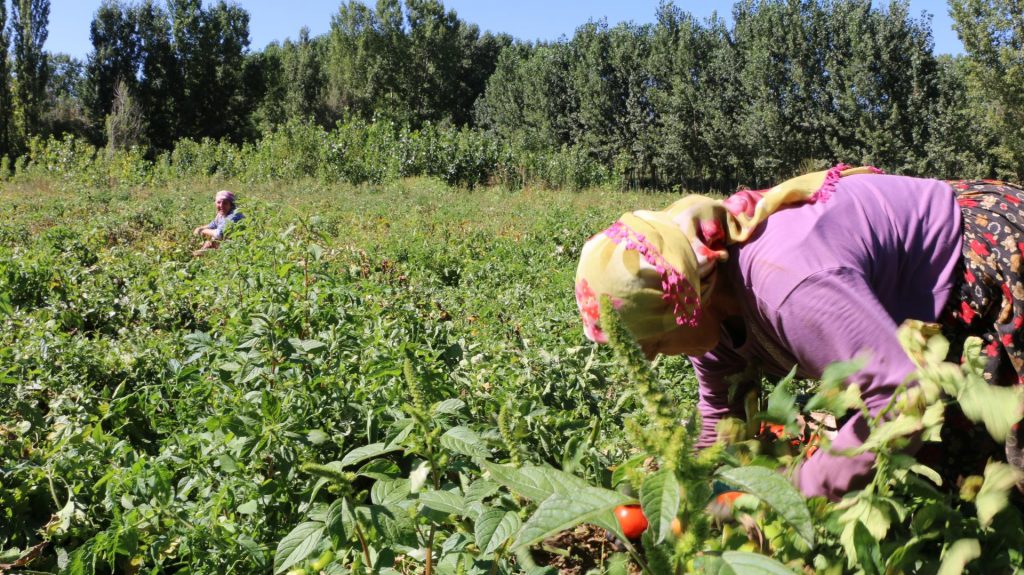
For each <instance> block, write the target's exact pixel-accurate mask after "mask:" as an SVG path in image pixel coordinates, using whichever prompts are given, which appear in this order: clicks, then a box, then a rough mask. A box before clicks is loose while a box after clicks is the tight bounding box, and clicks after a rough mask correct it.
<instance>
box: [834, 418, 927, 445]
mask: <svg viewBox="0 0 1024 575" xmlns="http://www.w3.org/2000/svg"><path fill="white" fill-rule="evenodd" d="M923 427H924V424H923V423H922V421H921V416H919V415H911V414H907V413H901V414H899V415H897V416H896V418H895V419H891V420H889V421H886V422H884V423H882V425H880V426H879V427H877V428H875V429H873V430H872V431H871V435H869V436H868V439H867V441H865V442H864V443H863V444H862V445H860V447H857V448H856V449H853V450H851V453H866V452H868V451H875V452H877V451H879V450H880V449H882V448H884V447H886V446H888V445H889V444H890V443H891V442H892V441H894V440H896V439H899V438H902V437H907V436H909V435H911V434H913V433H917V432H918V431H920V430H921V429H922V428H923Z"/></svg>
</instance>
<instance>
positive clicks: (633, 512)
mask: <svg viewBox="0 0 1024 575" xmlns="http://www.w3.org/2000/svg"><path fill="white" fill-rule="evenodd" d="M615 518H616V519H618V520H619V527H620V528H621V529H622V534H623V535H625V536H626V537H627V538H629V539H636V538H638V537H640V535H641V534H643V532H644V530H646V529H647V517H645V516H644V511H643V509H641V508H640V506H639V505H619V506H618V507H616V508H615Z"/></svg>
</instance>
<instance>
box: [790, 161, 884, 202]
mask: <svg viewBox="0 0 1024 575" xmlns="http://www.w3.org/2000/svg"><path fill="white" fill-rule="evenodd" d="M852 167H853V166H849V165H846V164H842V163H840V164H836V165H835V166H833V167H832V168H831V169H830V170H829V171H828V173H827V174H825V181H824V182H823V183H822V184H821V187H820V188H818V191H817V192H814V195H812V196H811V198H810V199H809V200H808V203H811V204H813V203H815V202H827V201H828V199H829V198H831V197H832V192H834V191H836V184H837V183H839V178H841V177H842V172H843V171H845V170H849V169H850V168H852ZM864 167H865V168H868V169H869V170H871V173H873V174H884V173H885V172H883V171H882V170H880V169H878V168H876V167H874V166H864Z"/></svg>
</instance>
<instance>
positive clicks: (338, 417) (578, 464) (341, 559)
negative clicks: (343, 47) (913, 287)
mask: <svg viewBox="0 0 1024 575" xmlns="http://www.w3.org/2000/svg"><path fill="white" fill-rule="evenodd" d="M54 145H56V144H54ZM69 145H70V144H69ZM74 145H78V144H74ZM68 161H69V162H72V163H74V162H76V161H77V160H75V159H74V154H72V155H71V156H69V159H68ZM34 169H36V168H28V167H26V168H25V170H27V171H26V172H23V175H22V176H19V177H18V178H16V179H15V181H13V182H11V183H9V184H8V185H7V186H6V187H5V188H4V189H3V190H2V191H0V210H2V211H3V212H4V213H5V214H11V217H9V218H7V219H5V220H3V221H0V405H2V406H3V407H2V408H0V409H2V411H0V514H2V517H0V570H5V571H12V572H18V571H24V572H37V573H39V572H46V573H50V572H67V573H172V572H175V573H177V572H181V573H185V572H187V573H208V574H213V573H287V572H292V573H293V574H297V573H302V572H306V573H308V574H312V573H317V572H323V573H329V574H344V573H381V574H387V573H423V572H427V571H429V572H430V573H438V574H448V573H452V574H456V573H467V574H469V573H479V574H488V575H490V574H496V573H536V574H539V573H554V572H557V571H558V570H562V571H563V572H565V573H577V572H582V570H584V569H593V570H594V572H596V573H627V572H633V573H635V572H637V571H638V570H640V571H644V572H647V573H655V574H659V575H660V574H662V573H681V572H690V571H706V572H719V573H726V572H729V570H732V572H739V573H747V572H749V573H766V572H767V573H785V572H796V571H801V570H802V571H804V572H808V571H815V572H835V573H842V572H857V571H860V572H865V573H882V572H892V573H899V572H908V573H909V572H942V573H955V572H959V571H960V570H962V568H965V566H966V568H967V569H968V570H969V571H971V572H977V573H993V572H1010V571H1013V570H1014V569H1020V568H1021V566H1022V562H1024V558H1022V556H1021V552H1020V550H1021V549H1024V527H1022V522H1021V515H1020V511H1019V502H1015V499H1016V496H1015V495H1014V494H1013V485H1014V484H1015V483H1016V479H1017V477H1016V475H1015V473H1014V472H1013V471H1012V470H1011V469H1009V468H1008V467H1007V466H1005V465H1004V464H998V463H992V464H991V465H990V466H989V467H988V468H987V469H986V470H985V472H984V474H982V475H978V476H976V477H972V478H968V481H966V482H965V483H964V485H963V486H950V485H937V484H936V483H935V480H936V476H935V474H934V473H933V472H931V471H929V470H928V469H927V468H925V467H923V466H922V465H920V463H919V462H917V461H916V460H915V459H914V458H913V457H910V456H908V455H905V454H904V452H903V449H902V448H903V447H904V446H905V444H906V442H907V441H908V438H909V437H910V436H922V437H924V438H925V439H930V438H933V437H934V436H935V434H936V433H937V431H938V430H939V429H940V427H941V425H942V423H943V418H942V412H943V409H942V408H943V407H944V405H945V404H948V403H952V402H953V401H954V400H956V401H957V402H958V403H959V405H960V406H961V408H962V409H963V411H964V412H965V413H966V414H967V415H968V416H970V417H972V418H973V419H975V420H977V421H980V422H982V423H983V424H984V425H986V426H988V428H989V430H990V431H991V432H992V433H993V435H996V436H999V435H1000V434H1005V433H1006V429H1007V428H1008V425H1009V422H1010V421H1012V419H1013V416H1014V415H1015V414H1016V412H1015V411H1014V410H1015V409H1016V408H1017V407H1018V406H1019V395H1018V394H1017V392H1015V391H1013V390H1009V389H999V388H991V387H989V386H987V385H985V384H984V382H981V381H980V379H979V377H978V376H977V366H976V365H975V364H974V363H973V362H969V363H968V364H967V365H966V366H965V368H964V369H961V368H959V367H957V366H953V365H950V364H944V363H942V362H941V361H940V360H941V358H942V357H943V356H944V355H945V348H944V347H943V344H942V342H941V340H940V339H937V338H932V337H928V336H929V333H928V332H927V330H925V329H924V328H923V327H920V326H918V328H917V329H916V330H915V329H908V330H907V331H905V332H904V333H905V335H904V339H905V341H906V343H907V348H908V350H909V351H910V352H911V353H912V357H913V358H914V359H915V361H917V362H918V364H919V365H920V366H921V369H922V376H921V380H922V381H923V382H924V384H923V385H921V386H920V387H916V388H913V389H911V390H908V391H907V393H906V394H903V395H901V397H900V399H899V400H898V401H899V403H894V405H893V408H892V410H891V411H890V412H889V413H891V415H892V416H893V417H881V418H879V419H877V420H876V421H874V425H875V431H874V434H873V435H872V439H871V441H870V442H869V445H868V448H870V449H871V450H873V451H875V452H876V453H877V457H878V461H879V465H878V473H877V475H876V479H875V481H874V482H873V483H872V484H871V485H870V486H869V487H868V488H866V489H864V490H862V491H859V492H856V493H853V494H850V496H849V497H847V498H845V499H844V500H842V501H841V502H839V503H835V504H832V503H828V502H826V501H824V500H811V501H806V500H804V499H803V498H802V497H801V496H799V494H798V493H797V492H796V491H795V490H794V489H793V488H792V487H791V486H790V484H789V483H788V481H787V480H786V479H785V478H784V476H783V475H782V474H780V473H778V472H776V469H778V468H786V467H787V466H793V465H796V464H798V463H799V461H800V460H801V459H802V458H803V457H805V456H806V454H805V449H806V447H805V446H802V445H798V446H796V447H793V446H791V445H790V443H789V442H788V441H779V440H777V439H773V438H770V437H765V436H764V435H763V434H760V433H758V430H759V426H760V425H761V423H762V422H763V423H772V424H774V425H779V426H782V429H784V430H785V433H788V434H791V435H795V434H796V430H797V428H798V425H799V420H798V416H799V415H800V411H799V410H798V409H797V407H796V402H795V397H794V393H795V387H796V385H797V384H796V382H792V381H788V380H783V381H782V382H767V385H766V388H767V389H770V390H771V391H770V393H769V392H767V391H766V392H765V394H764V395H763V397H761V398H760V400H759V401H760V406H761V416H760V418H759V419H755V420H753V421H751V422H733V423H732V427H731V428H730V429H731V431H728V430H725V429H723V432H728V433H731V434H732V435H733V439H734V442H733V444H732V446H731V447H729V448H724V447H717V448H713V449H710V450H705V451H704V452H702V453H701V454H699V455H696V454H694V453H693V452H692V449H691V447H692V443H693V441H694V436H695V435H694V429H695V426H696V425H697V421H696V418H695V416H694V410H693V404H694V400H695V397H694V393H695V390H694V382H693V377H692V374H691V373H690V371H689V368H688V365H687V363H686V362H685V360H682V359H678V358H671V359H665V360H661V361H659V362H658V363H656V364H655V365H653V366H649V365H648V364H646V363H645V362H643V361H642V360H641V359H640V358H639V355H638V351H637V350H636V348H635V346H633V344H632V343H631V341H630V340H629V338H628V337H624V336H621V335H619V337H617V338H615V344H614V345H612V346H610V349H609V348H596V347H593V346H591V345H589V344H587V343H586V342H585V340H584V339H583V337H582V334H581V332H580V329H579V326H578V323H577V318H576V311H575V306H574V303H573V301H572V295H571V290H569V289H568V288H567V287H566V286H570V285H571V282H572V274H573V271H574V267H575V260H576V257H577V252H576V250H577V249H578V246H579V245H581V244H582V243H583V241H584V240H585V239H586V238H587V237H588V235H589V234H590V233H591V232H592V231H593V230H594V229H598V228H599V227H600V226H601V225H603V224H604V223H606V222H607V221H609V220H610V219H611V218H613V217H614V216H615V215H617V214H618V213H620V212H621V211H622V210H623V209H625V208H626V207H627V206H628V207H635V206H637V205H648V204H652V205H656V204H662V203H664V198H659V197H651V196H644V195H639V194H622V193H616V194H606V193H602V192H601V191H598V190H592V191H588V192H585V193H566V192H551V191H541V190H522V191H518V192H509V191H507V190H505V189H503V188H479V189H477V190H475V191H474V193H471V194H468V193H466V192H465V190H456V189H453V188H450V187H448V185H447V184H445V183H444V182H443V181H439V180H436V179H407V180H402V181H399V182H397V183H391V184H386V185H363V186H360V187H354V186H348V185H335V184H327V183H324V182H323V181H321V180H319V179H306V180H300V181H295V182H289V183H280V182H275V183H269V184H253V185H248V186H246V185H244V184H241V183H239V182H238V181H223V180H219V179H209V180H207V179H201V178H197V179H191V180H189V179H173V178H172V179H169V180H167V182H166V183H160V182H159V181H157V180H153V181H152V182H150V183H148V184H146V185H139V186H137V187H136V186H131V185H124V184H122V185H118V186H110V185H109V184H95V185H94V184H89V183H88V182H78V183H73V184H72V185H71V187H74V188H76V190H77V191H76V193H69V191H68V186H69V184H68V182H67V181H65V180H64V179H62V178H57V177H49V178H47V177H40V176H39V174H38V173H37V172H32V171H31V170H34ZM103 169H106V168H104V167H103V164H102V162H97V163H96V164H87V163H83V164H82V165H81V166H80V167H78V168H75V170H74V171H71V172H66V174H68V175H69V177H71V175H73V174H84V173H88V172H89V171H90V170H103ZM147 169H149V170H155V169H156V168H153V167H151V168H147ZM147 173H149V174H152V173H154V172H152V171H150V172H147ZM30 174H35V175H31V176H30ZM222 187H230V188H232V189H234V190H235V191H237V192H238V193H239V197H240V208H241V210H242V211H243V212H245V213H246V215H247V218H246V220H244V221H243V223H242V224H239V225H238V226H236V227H235V228H234V229H233V230H232V232H231V234H230V236H229V238H228V239H227V241H226V242H224V245H223V247H222V248H221V249H220V250H216V251H213V252H209V253H207V254H205V255H204V256H202V257H200V258H193V257H192V255H191V251H192V249H194V247H195V245H194V241H195V240H194V238H192V237H190V236H189V235H188V231H189V230H191V229H192V227H194V225H195V224H196V223H197V222H203V221H205V220H207V219H208V218H209V217H210V215H211V211H212V205H211V198H212V192H213V191H214V190H216V189H219V188H222ZM609 330H610V331H611V332H612V333H613V334H617V335H618V334H621V329H616V328H615V326H609ZM855 368H856V367H855V366H851V365H840V366H836V367H835V368H833V369H832V370H830V372H829V373H828V374H827V375H826V377H825V378H824V380H823V381H822V382H815V383H801V384H800V386H801V389H802V390H804V391H808V392H809V393H812V395H813V397H812V399H811V400H810V402H809V403H808V404H807V407H806V409H805V410H804V411H808V410H813V411H815V412H818V413H823V412H830V413H834V414H836V415H839V416H841V415H842V414H843V413H844V412H845V411H847V410H849V409H854V410H857V409H861V408H862V406H861V404H860V403H859V398H858V397H857V394H856V392H855V391H852V392H851V391H844V389H843V387H842V386H841V385H840V382H841V381H842V380H843V377H844V375H845V374H848V373H849V370H850V369H855ZM940 392H941V393H940ZM756 399H757V398H752V400H751V401H753V402H754V403H753V404H757V401H755V400H756ZM753 404H752V405H753ZM936 406H937V407H936ZM818 442H819V443H818V445H817V446H816V447H817V448H827V438H824V437H819V438H818ZM723 486H728V488H730V489H735V490H738V491H740V492H742V493H743V495H741V496H739V497H738V498H736V499H735V501H734V503H733V505H732V507H731V509H728V508H727V509H724V510H723V509H714V508H713V506H712V507H709V505H708V504H709V502H714V501H715V498H714V495H715V494H716V493H717V492H718V491H720V490H721V489H722V487H723ZM622 504H640V505H642V507H643V510H644V511H645V512H646V515H647V518H648V519H649V524H650V526H649V527H648V529H647V530H646V531H645V532H644V534H643V536H642V537H641V538H640V539H639V540H637V541H630V540H628V539H627V538H625V536H624V534H623V533H622V532H621V531H620V528H619V526H618V524H617V523H616V521H615V520H614V518H613V516H612V511H613V509H614V508H615V507H617V506H619V505H622ZM593 526H597V527H593ZM606 531H607V533H606ZM567 542H569V543H567ZM570 543H571V544H570Z"/></svg>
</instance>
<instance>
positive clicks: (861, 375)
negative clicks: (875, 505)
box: [776, 269, 929, 499]
mask: <svg viewBox="0 0 1024 575" xmlns="http://www.w3.org/2000/svg"><path fill="white" fill-rule="evenodd" d="M920 319H929V318H920ZM776 322H777V325H776V328H777V329H778V332H779V334H780V336H781V338H782V340H783V341H784V342H786V343H787V344H788V346H789V348H790V351H791V352H792V354H793V355H794V357H795V358H796V359H797V361H798V362H799V363H800V365H801V367H803V368H804V370H805V371H807V372H809V373H814V374H820V373H822V371H823V370H824V369H825V367H826V366H828V365H829V364H830V363H834V362H837V361H846V360H851V359H854V358H856V357H858V356H860V355H861V354H863V353H865V352H866V353H867V354H868V359H867V363H866V364H865V365H864V367H863V368H862V369H861V370H860V371H859V372H858V373H857V374H856V375H854V376H852V377H851V378H850V380H849V383H850V384H857V385H859V386H860V389H861V397H862V398H863V400H864V403H865V404H866V405H867V408H868V411H869V412H870V413H871V415H872V416H874V415H876V414H877V413H878V412H879V410H881V409H882V408H883V407H885V405H886V404H888V402H889V400H890V399H891V398H892V396H893V394H894V393H895V391H896V390H897V388H898V387H899V386H900V385H901V384H902V383H903V382H904V381H905V380H906V379H907V377H908V376H909V375H910V374H911V373H912V372H913V371H914V366H913V364H912V363H911V361H910V359H909V358H908V357H907V354H906V352H904V350H903V348H902V346H900V343H899V340H898V338H897V336H896V329H897V326H896V323H895V322H894V321H893V319H892V317H891V316H890V315H889V312H888V311H886V309H885V308H884V307H883V306H882V304H881V303H880V302H879V301H878V298H877V297H876V295H875V293H874V291H873V290H872V289H871V287H870V285H868V283H867V281H866V279H865V278H864V276H863V275H862V274H861V273H859V272H857V271H855V270H849V269H832V270H826V271H823V272H819V273H817V274H815V275H813V276H810V277H809V278H807V279H806V280H805V281H803V282H802V283H801V284H800V285H799V286H797V288H796V289H794V290H793V292H792V293H791V294H790V295H789V296H788V297H787V298H786V299H785V300H784V301H783V303H782V305H781V306H780V307H779V309H778V313H777V316H776ZM868 433H869V429H868V426H867V422H865V421H864V420H863V418H862V417H861V415H859V414H858V415H855V416H854V417H852V418H851V419H850V420H848V421H847V422H846V424H844V425H843V427H841V428H840V429H839V431H838V434H837V435H836V437H835V438H834V439H833V440H832V449H833V450H842V449H848V448H852V447H857V446H859V445H861V444H862V443H863V442H864V441H865V440H866V439H867V437H868ZM873 463H874V456H873V455H872V454H870V453H864V454H861V455H858V456H856V457H845V456H840V455H834V454H832V453H828V452H826V450H819V451H817V452H816V453H815V454H814V455H813V456H811V457H810V458H809V459H808V460H807V461H806V462H805V463H804V464H803V466H802V468H801V469H800V470H799V471H798V476H797V478H796V481H797V484H798V486H799V487H800V490H801V491H803V492H804V494H806V495H808V496H813V495H824V496H826V497H829V498H832V499H838V498H839V497H841V496H842V494H843V493H845V492H847V491H849V490H851V489H857V488H860V487H863V486H864V485H866V484H867V483H868V481H869V480H870V478H871V474H872V465H873Z"/></svg>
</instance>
